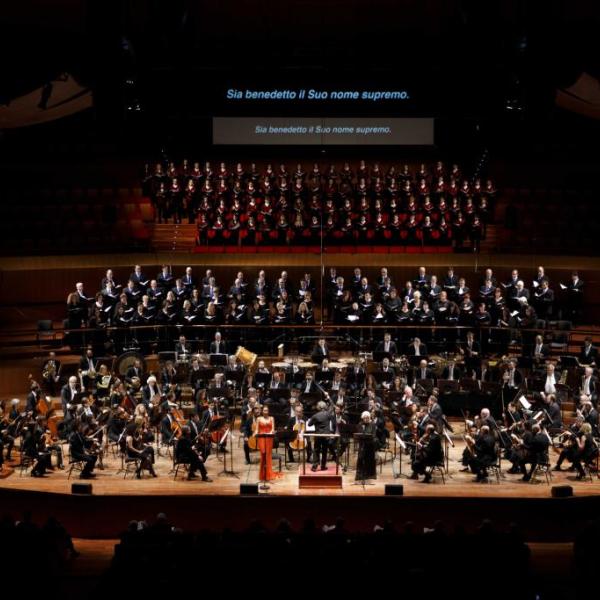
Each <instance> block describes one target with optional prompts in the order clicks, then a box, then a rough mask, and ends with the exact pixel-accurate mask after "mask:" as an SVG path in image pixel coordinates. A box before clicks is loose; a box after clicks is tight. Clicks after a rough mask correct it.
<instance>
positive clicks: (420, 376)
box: [413, 367, 435, 383]
mask: <svg viewBox="0 0 600 600" xmlns="http://www.w3.org/2000/svg"><path fill="white" fill-rule="evenodd" d="M423 375H425V377H423ZM419 379H432V380H434V379H435V374H434V373H433V371H432V370H431V369H429V368H427V369H425V373H423V372H422V370H421V367H417V368H416V369H415V370H414V372H413V383H414V382H416V381H417V380H419Z"/></svg>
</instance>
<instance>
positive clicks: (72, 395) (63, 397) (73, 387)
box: [60, 375, 80, 415]
mask: <svg viewBox="0 0 600 600" xmlns="http://www.w3.org/2000/svg"><path fill="white" fill-rule="evenodd" d="M79 393H80V392H79V388H78V386H77V377H75V375H71V377H69V381H68V382H67V383H66V384H65V385H63V387H62V389H61V390H60V401H61V404H62V409H63V414H64V415H66V414H67V413H68V408H67V404H69V405H72V404H75V403H76V402H77V400H78V399H79Z"/></svg>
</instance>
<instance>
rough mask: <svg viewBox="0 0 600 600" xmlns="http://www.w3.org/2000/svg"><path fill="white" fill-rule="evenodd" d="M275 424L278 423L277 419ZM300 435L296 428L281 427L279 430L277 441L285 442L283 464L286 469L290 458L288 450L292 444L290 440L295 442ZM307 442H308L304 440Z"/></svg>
mask: <svg viewBox="0 0 600 600" xmlns="http://www.w3.org/2000/svg"><path fill="white" fill-rule="evenodd" d="M275 425H277V420H275ZM297 437H298V431H297V430H296V429H279V430H277V441H278V442H279V443H281V442H283V466H284V467H285V468H286V469H289V467H288V459H287V456H288V455H287V451H288V448H289V446H290V442H293V441H294V440H295V439H296V438H297ZM304 443H305V444H306V442H304Z"/></svg>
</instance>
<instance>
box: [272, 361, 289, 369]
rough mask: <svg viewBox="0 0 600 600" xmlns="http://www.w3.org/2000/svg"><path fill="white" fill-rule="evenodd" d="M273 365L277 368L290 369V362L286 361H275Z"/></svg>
mask: <svg viewBox="0 0 600 600" xmlns="http://www.w3.org/2000/svg"><path fill="white" fill-rule="evenodd" d="M271 366H272V367H275V368H276V369H289V367H290V363H286V362H274V363H271Z"/></svg>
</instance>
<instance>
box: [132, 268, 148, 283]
mask: <svg viewBox="0 0 600 600" xmlns="http://www.w3.org/2000/svg"><path fill="white" fill-rule="evenodd" d="M129 279H130V280H131V281H133V283H135V286H136V287H146V286H147V285H148V282H149V278H148V277H146V276H145V275H144V273H140V274H139V275H138V274H137V273H136V272H135V271H134V272H133V273H132V274H131V275H130V276H129Z"/></svg>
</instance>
